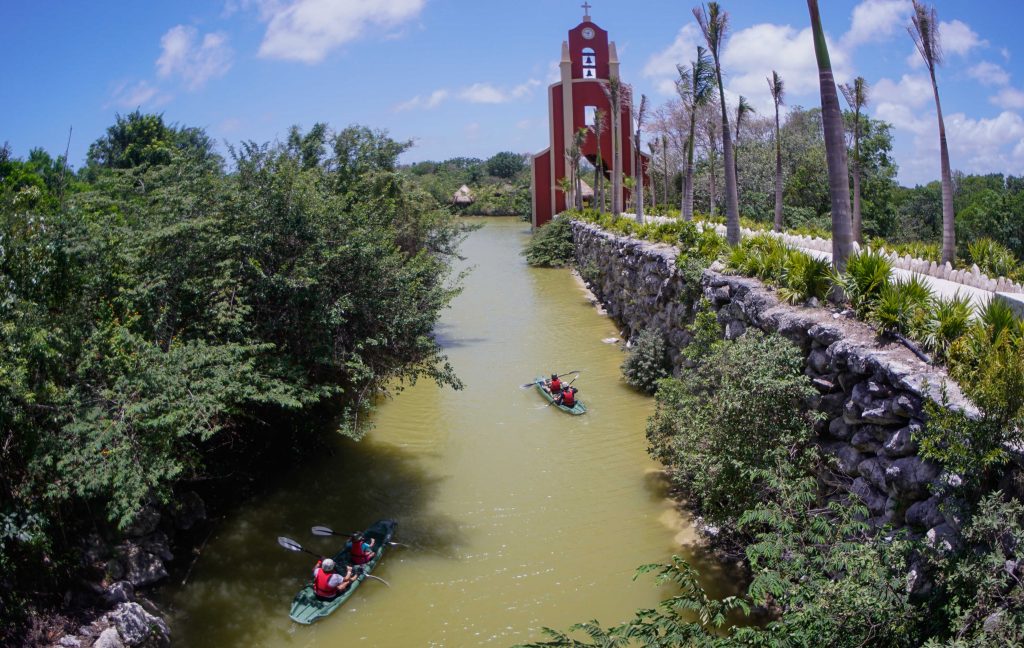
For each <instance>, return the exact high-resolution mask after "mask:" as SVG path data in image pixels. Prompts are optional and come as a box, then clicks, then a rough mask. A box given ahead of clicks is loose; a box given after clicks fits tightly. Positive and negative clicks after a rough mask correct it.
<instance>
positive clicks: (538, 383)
mask: <svg viewBox="0 0 1024 648" xmlns="http://www.w3.org/2000/svg"><path fill="white" fill-rule="evenodd" d="M533 384H534V386H535V387H536V388H537V391H539V392H540V393H541V395H542V396H544V398H545V399H547V401H548V402H549V403H554V402H555V397H554V396H552V395H551V394H550V393H549V392H548V390H546V389H544V379H543V378H537V379H536V380H534V381H533ZM555 407H557V408H558V409H560V410H562V411H563V412H565V413H566V414H572V415H573V416H579V415H580V414H586V413H587V407H586V405H584V404H583V403H582V402H580V401H578V400H577V401H576V404H575V405H573V406H572V407H566V406H565V405H559V404H557V403H555Z"/></svg>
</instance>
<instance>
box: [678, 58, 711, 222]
mask: <svg viewBox="0 0 1024 648" xmlns="http://www.w3.org/2000/svg"><path fill="white" fill-rule="evenodd" d="M676 70H678V72H679V81H677V82H676V90H677V91H678V92H679V98H680V99H681V100H682V101H683V106H685V107H686V112H687V113H688V114H689V119H690V135H689V138H688V139H687V140H686V173H685V175H684V177H683V197H682V206H681V208H680V213H681V214H682V216H683V220H693V147H694V142H695V141H696V130H697V112H698V111H699V110H701V109H702V108H703V107H704V106H706V105H708V103H709V102H710V101H711V99H712V98H713V97H714V91H715V68H714V65H713V64H712V61H711V58H710V57H709V56H708V52H707V50H706V49H704V48H703V47H701V46H700V45H698V46H697V58H696V60H693V61H691V62H690V67H689V68H684V67H683V66H682V65H678V66H676Z"/></svg>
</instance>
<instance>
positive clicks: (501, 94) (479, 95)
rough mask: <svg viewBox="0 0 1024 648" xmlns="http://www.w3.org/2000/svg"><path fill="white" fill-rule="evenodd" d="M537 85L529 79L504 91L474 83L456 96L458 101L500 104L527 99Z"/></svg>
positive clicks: (489, 85) (488, 84) (534, 80)
mask: <svg viewBox="0 0 1024 648" xmlns="http://www.w3.org/2000/svg"><path fill="white" fill-rule="evenodd" d="M539 85H540V81H538V80H536V79H530V80H529V81H527V82H526V83H521V84H519V85H517V86H515V87H514V88H511V89H508V90H504V89H502V88H498V87H496V86H494V85H492V84H490V83H474V84H473V85H471V86H469V87H466V88H463V89H462V90H461V91H459V95H458V96H459V99H462V100H463V101H468V102H469V103H482V104H500V103H507V102H509V101H512V100H514V99H522V98H523V97H527V96H529V95H530V94H532V93H533V90H534V88H536V87H537V86H539Z"/></svg>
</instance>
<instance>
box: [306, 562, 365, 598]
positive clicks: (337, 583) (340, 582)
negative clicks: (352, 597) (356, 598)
mask: <svg viewBox="0 0 1024 648" xmlns="http://www.w3.org/2000/svg"><path fill="white" fill-rule="evenodd" d="M347 567H348V569H347V570H346V572H345V575H344V576H343V575H341V574H338V573H335V571H334V568H335V564H334V561H333V560H331V559H330V558H324V559H323V560H321V561H319V562H317V564H316V567H314V568H313V593H314V594H316V596H317V598H320V599H324V600H330V599H333V598H336V597H337V596H338V595H339V594H341V593H342V592H344V591H345V590H346V589H347V588H348V586H349V584H350V583H351V582H352V581H354V580H355V579H356V577H355V575H354V574H353V573H352V565H348V566H347Z"/></svg>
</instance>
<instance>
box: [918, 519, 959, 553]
mask: <svg viewBox="0 0 1024 648" xmlns="http://www.w3.org/2000/svg"><path fill="white" fill-rule="evenodd" d="M924 537H925V542H927V543H928V545H929V546H930V547H933V548H935V549H938V550H939V551H940V552H942V553H946V554H948V553H952V552H954V551H956V550H957V549H959V548H960V545H961V541H960V534H959V533H958V532H957V530H956V529H954V528H953V527H951V526H949V525H948V524H940V525H939V526H937V527H934V528H931V529H928V533H926V534H925V536H924Z"/></svg>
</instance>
